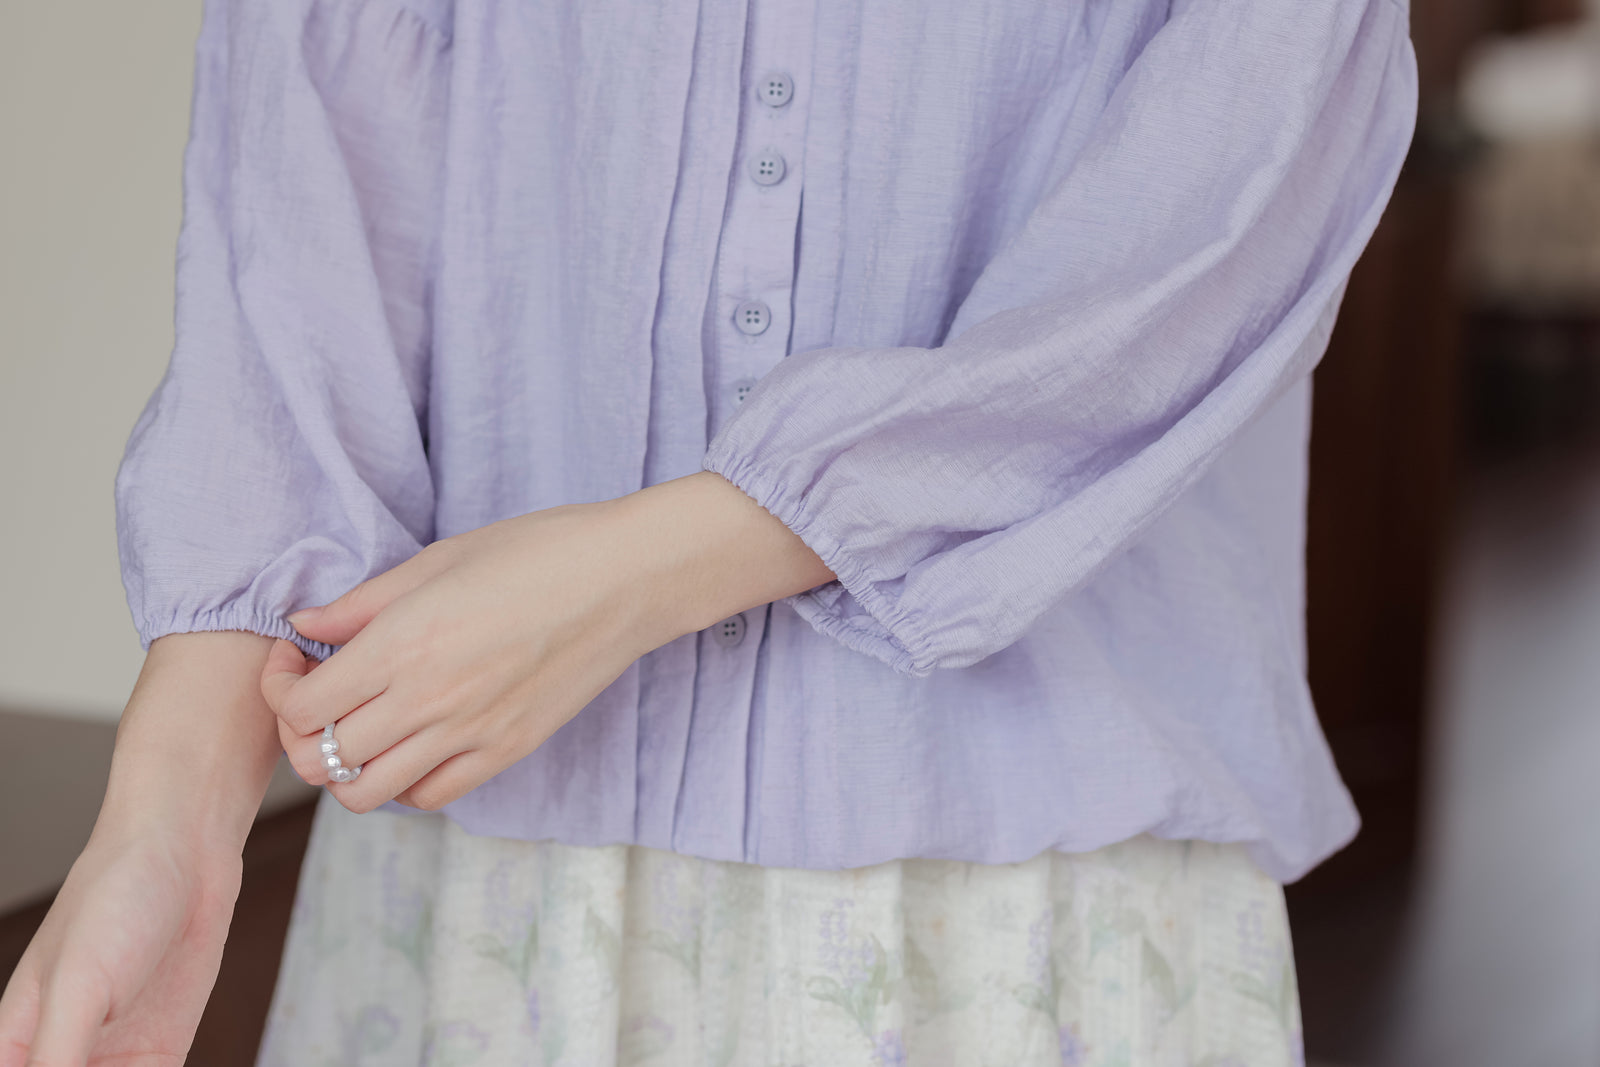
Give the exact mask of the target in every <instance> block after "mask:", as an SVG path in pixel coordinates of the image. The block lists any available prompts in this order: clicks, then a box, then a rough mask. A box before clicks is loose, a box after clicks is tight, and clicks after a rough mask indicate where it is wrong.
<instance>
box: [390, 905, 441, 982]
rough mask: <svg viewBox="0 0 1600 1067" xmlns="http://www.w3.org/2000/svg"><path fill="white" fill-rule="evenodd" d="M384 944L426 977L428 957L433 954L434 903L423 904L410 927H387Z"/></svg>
mask: <svg viewBox="0 0 1600 1067" xmlns="http://www.w3.org/2000/svg"><path fill="white" fill-rule="evenodd" d="M383 943H384V944H385V945H388V946H389V947H390V948H392V949H394V950H395V951H396V952H398V953H400V955H402V956H404V957H405V958H406V959H408V960H410V961H411V965H412V966H413V967H415V968H416V969H417V973H418V974H420V975H423V976H424V977H426V976H427V973H428V970H427V968H428V957H429V956H430V955H432V953H433V901H432V900H429V899H424V900H423V901H422V902H421V905H420V907H419V908H418V909H417V917H416V919H415V921H413V922H412V923H411V924H410V925H409V926H406V927H394V926H385V927H384V929H383Z"/></svg>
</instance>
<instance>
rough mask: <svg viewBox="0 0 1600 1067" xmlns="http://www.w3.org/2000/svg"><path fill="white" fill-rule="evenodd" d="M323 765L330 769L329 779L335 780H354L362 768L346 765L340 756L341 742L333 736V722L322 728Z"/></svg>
mask: <svg viewBox="0 0 1600 1067" xmlns="http://www.w3.org/2000/svg"><path fill="white" fill-rule="evenodd" d="M319 747H320V748H321V749H322V765H323V766H324V767H326V768H327V769H328V780H329V781H333V782H353V781H355V780H356V776H357V775H359V774H360V773H361V768H360V767H359V766H356V767H346V766H345V765H344V761H343V760H342V759H340V758H339V742H338V741H337V740H335V739H334V736H333V723H331V722H330V723H329V724H328V725H326V726H324V727H323V728H322V743H321V745H320V746H319Z"/></svg>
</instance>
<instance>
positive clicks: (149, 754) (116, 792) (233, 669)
mask: <svg viewBox="0 0 1600 1067" xmlns="http://www.w3.org/2000/svg"><path fill="white" fill-rule="evenodd" d="M271 645H272V640H271V639H270V638H267V637H263V636H261V635H259V634H252V633H243V632H238V631H219V632H210V633H188V634H173V635H170V636H167V637H162V638H159V639H158V640H156V641H155V642H154V643H152V645H151V648H150V653H149V655H148V656H147V657H146V658H145V664H144V669H143V670H142V671H141V672H140V675H139V680H138V682H137V683H136V684H135V686H134V690H133V694H132V695H131V696H130V697H129V699H128V704H127V707H126V708H125V709H124V711H123V715H122V719H121V722H120V723H119V724H118V727H117V743H116V748H115V750H114V752H113V754H112V759H111V774H110V777H109V779H108V781H107V784H106V793H105V799H104V801H103V803H102V804H101V809H100V816H99V818H98V819H97V820H96V823H95V830H94V833H95V835H96V836H103V835H107V834H109V835H113V836H118V837H121V836H126V835H129V834H134V835H138V834H145V833H152V832H155V833H177V834H179V835H181V836H182V837H184V838H185V839H186V840H188V841H189V842H190V843H191V844H192V845H193V846H194V847H195V848H197V849H198V850H200V851H201V852H203V853H206V854H211V855H219V856H224V857H226V856H237V855H238V854H239V852H240V850H242V849H243V847H244V841H245V838H246V837H247V836H248V835H249V832H250V827H251V825H252V824H253V822H254V820H255V815H256V812H257V811H258V810H259V808H260V806H261V799H262V797H263V796H264V795H265V793H266V788H267V782H268V780H269V779H270V778H271V776H272V770H273V766H274V764H275V763H276V762H277V759H278V755H279V751H280V746H279V743H278V738H277V730H276V723H275V719H274V717H273V715H272V712H271V709H270V708H268V707H267V705H266V702H265V700H264V699H263V697H262V696H261V691H260V680H259V679H260V673H261V668H262V665H263V664H264V663H265V660H266V653H267V650H268V649H269V648H270V647H271Z"/></svg>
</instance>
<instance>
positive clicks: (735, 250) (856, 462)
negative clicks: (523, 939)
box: [116, 0, 1417, 880]
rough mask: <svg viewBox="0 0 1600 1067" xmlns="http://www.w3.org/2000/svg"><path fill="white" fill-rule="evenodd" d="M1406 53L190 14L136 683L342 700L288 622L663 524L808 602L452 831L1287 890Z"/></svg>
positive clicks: (647, 684) (1198, 4)
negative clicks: (679, 490)
mask: <svg viewBox="0 0 1600 1067" xmlns="http://www.w3.org/2000/svg"><path fill="white" fill-rule="evenodd" d="M1407 26H1408V22H1407V12H1406V8H1405V5H1404V4H1403V3H1400V2H1397V0H1297V2H1295V3H1286V2H1284V0H1064V2H1061V3H1049V4H1044V3H1039V2H1038V0H984V2H983V3H974V2H973V0H922V2H917V3H907V2H904V0H781V2H780V0H659V2H656V3H650V4H640V3H638V2H637V0H584V2H583V3H555V2H547V3H532V2H514V0H484V2H474V3H465V2H462V3H453V2H452V0H270V2H269V0H207V2H206V4H205V19H204V23H203V26H202V29H201V33H200V38H199V42H198V47H197V51H196V66H195V83H194V84H195V102H194V118H193V123H192V127H191V131H192V132H191V137H190V142H189V146H188V152H187V155H186V157H185V168H184V225H183V231H182V234H181V236H180V240H179V257H178V278H177V293H178V306H177V315H176V347H175V349H174V352H173V356H172V361H171V365H170V367H169V369H168V372H167V375H166V377H165V378H164V379H163V381H162V382H161V385H160V387H159V388H158V389H157V390H156V392H155V394H154V395H153V396H152V397H151V398H150V402H149V404H148V405H147V406H146V408H145V410H144V411H143V412H142V414H141V416H140V418H139V420H138V422H137V423H136V425H135V426H134V427H133V432H132V433H131V434H130V438H129V442H128V449H127V453H126V455H125V457H124V462H123V464H122V466H121V469H120V470H119V472H118V477H117V482H116V501H117V519H118V535H119V546H120V550H121V564H122V575H123V580H124V584H125V586H126V588H127V592H128V601H129V606H130V608H131V611H132V616H133V620H134V623H135V625H136V627H137V629H138V632H139V635H140V638H141V640H142V641H144V642H145V643H146V644H148V643H149V642H151V641H153V640H155V639H156V638H158V637H160V636H161V635H163V634H168V633H178V632H188V631H194V630H228V629H237V630H247V631H252V632H256V633H261V634H266V635H270V636H274V637H288V638H291V639H298V640H299V641H300V643H301V645H302V647H304V648H305V650H306V651H307V652H309V653H312V654H315V655H317V656H319V657H325V656H328V655H330V654H331V655H335V656H336V655H337V654H338V653H337V651H335V650H333V649H330V648H328V647H326V646H323V645H318V644H315V643H313V642H309V641H306V640H304V639H301V638H298V635H297V634H295V632H294V630H293V629H292V627H290V626H289V624H288V622H287V621H286V619H285V616H286V615H287V614H288V613H290V612H292V611H294V610H296V609H297V608H301V607H305V606H307V605H312V604H322V603H326V602H328V601H329V600H332V599H334V598H335V597H337V596H339V595H341V594H342V593H344V592H345V591H347V590H348V589H350V588H351V587H352V586H355V585H356V584H358V583H359V582H361V581H363V580H365V579H367V578H370V577H372V576H373V575H375V574H378V573H381V572H383V571H385V570H388V569H390V568H392V567H394V566H395V565H397V564H399V563H401V562H403V561H405V560H406V559H408V558H410V557H411V556H412V555H414V554H415V553H416V552H417V551H418V550H419V549H420V548H421V547H422V546H423V545H425V544H427V543H429V542H431V541H433V540H437V539H439V538H445V537H449V536H451V535H454V534H458V533H462V532H464V531H467V530H472V529H476V528H478V527H481V526H484V525H486V524H489V523H492V522H495V521H498V520H500V519H504V518H507V517H510V516H514V515H520V514H525V513H527V512H530V511H537V510H541V509H545V508H550V507H556V506H559V505H563V504H572V503H575V502H579V501H593V500H601V499H611V498H615V497H619V496H623V495H626V494H628V493H631V492H634V491H636V490H638V489H640V488H642V487H644V486H647V485H654V484H659V483H660V482H662V481H666V480H670V479H673V478H678V477H681V476H684V475H689V474H693V473H696V472H699V471H702V470H711V471H715V472H717V473H719V474H721V475H722V476H724V477H726V478H727V479H729V480H730V481H731V482H733V483H734V484H736V485H737V486H739V487H740V488H741V489H743V490H744V491H745V492H746V493H747V494H749V495H750V496H751V497H752V498H753V499H754V500H755V501H757V502H758V503H759V504H761V505H762V506H763V507H765V508H766V509H767V510H768V511H770V512H771V513H772V514H773V515H774V516H776V517H777V519H778V520H780V521H782V522H784V523H786V524H787V525H788V526H789V527H790V528H792V529H793V530H794V531H795V533H796V535H797V536H799V537H800V538H801V539H803V540H804V541H805V542H806V543H807V544H808V545H810V547H811V548H812V549H814V550H815V551H816V552H817V554H818V555H819V556H820V557H821V558H822V559H823V560H824V561H825V562H826V563H827V564H828V566H829V567H830V568H831V569H832V570H833V571H834V573H835V574H836V575H837V579H836V580H832V581H829V582H826V583H824V584H822V585H819V586H818V587H816V588H815V589H812V590H808V591H806V592H803V593H799V594H796V595H794V596H791V597H786V598H784V599H783V600H780V601H778V602H776V603H774V604H773V605H772V606H771V607H770V609H769V608H765V607H761V608H756V609H752V610H750V611H746V612H744V613H743V616H744V621H745V623H746V625H745V627H744V631H743V633H744V636H743V639H742V640H741V641H736V642H724V641H720V640H717V639H715V637H714V634H715V633H717V632H720V631H718V630H717V629H716V628H715V627H711V628H707V630H703V631H700V632H695V633H687V634H683V635H680V636H679V637H677V638H676V639H674V640H672V641H670V642H668V643H666V644H664V645H662V646H661V647H660V648H657V649H654V650H652V651H650V652H649V653H647V654H646V655H644V656H642V657H641V658H640V659H639V660H638V662H637V663H636V664H633V665H630V666H629V667H628V669H627V670H625V671H624V672H623V673H622V674H621V675H620V676H619V677H618V678H617V679H616V680H615V681H614V682H613V683H611V684H610V685H609V686H607V687H606V688H605V689H604V690H603V691H602V692H600V693H598V694H597V695H596V696H595V697H594V699H593V700H592V701H591V702H590V703H589V705H588V706H587V707H585V708H583V709H581V710H578V711H577V713H576V714H575V715H573V716H572V717H571V719H570V720H569V721H567V722H566V724H565V725H564V726H563V727H562V728H561V729H560V730H558V731H556V733H555V734H554V735H553V736H552V737H550V738H549V739H548V740H547V741H546V742H545V743H544V744H543V745H541V746H540V748H539V749H538V750H536V751H535V752H533V753H531V754H529V755H528V756H526V757H525V758H524V759H522V760H520V761H518V762H517V763H515V764H513V765H512V766H510V767H507V768H506V769H504V770H503V771H501V772H500V773H499V774H497V775H495V776H494V777H493V778H492V779H490V780H489V781H486V782H484V783H483V784H482V785H481V786H479V787H478V788H477V789H475V790H473V791H472V792H471V793H469V794H467V795H466V796H463V797H461V798H460V799H459V800H457V801H456V802H454V803H452V804H451V805H449V806H448V808H447V809H446V814H448V815H449V816H450V817H451V818H453V819H455V820H456V821H457V822H458V823H459V824H460V825H462V826H463V827H465V828H466V829H468V830H471V831H474V832H477V833H483V834H488V835H493V836H500V837H515V838H521V839H524V840H541V839H546V838H554V839H556V840H560V841H563V842H566V843H568V844H577V845H610V844H617V843H628V844H639V845H646V846H649V847H652V848H660V849H665V850H668V851H672V852H677V853H682V854H688V855H695V856H701V857H704V858H707V859H719V860H735V861H740V862H749V863H758V864H762V865H767V866H777V867H804V868H807V869H816V870H824V869H843V868H850V867H860V866H869V865H872V864H875V863H878V862H883V861H887V860H892V859H900V858H905V857H910V856H915V857H925V858H943V859H960V860H974V861H978V862H985V863H998V862H1017V861H1021V860H1024V859H1027V858H1029V857H1031V856H1034V855H1037V854H1038V853H1039V852H1040V851H1042V850H1045V849H1059V850H1063V851H1072V852H1083V851H1090V850H1092V849H1094V848H1097V847H1099V846H1102V845H1106V844H1110V843H1112V842H1115V841H1119V840H1123V839H1125V838H1128V837H1131V836H1133V835H1136V834H1139V833H1150V834H1153V835H1156V836H1159V837H1165V838H1187V839H1202V840H1208V841H1218V842H1242V843H1244V844H1246V845H1247V846H1248V847H1249V848H1250V849H1251V850H1252V856H1253V857H1254V858H1255V859H1256V861H1257V862H1258V863H1260V864H1261V866H1262V867H1263V868H1264V869H1265V870H1267V871H1268V872H1269V873H1271V874H1273V875H1274V876H1275V877H1278V878H1280V879H1283V880H1289V879H1293V878H1297V877H1299V876H1300V875H1301V874H1303V873H1305V872H1306V871H1307V870H1309V869H1310V868H1311V867H1312V866H1313V865H1315V864H1316V863H1317V862H1318V861H1320V860H1321V859H1322V858H1323V857H1325V856H1327V855H1328V854H1329V853H1331V852H1332V851H1334V850H1335V849H1336V848H1338V847H1339V846H1340V845H1342V844H1343V843H1344V842H1346V841H1348V840H1349V839H1350V837H1351V836H1352V835H1353V834H1354V833H1355V830H1356V826H1357V816H1356V811H1355V808H1354V806H1353V805H1352V804H1351V802H1350V798H1349V796H1348V794H1347V792H1346V790H1345V789H1344V787H1343V785H1342V784H1341V782H1340V780H1339V776H1338V774H1337V771H1336V769H1335V767H1334V765H1333V760H1332V758H1331V755H1330V753H1329V751H1328V747H1327V744H1326V742H1325V739H1324V738H1323V736H1322V733H1321V732H1320V729H1319V727H1318V724H1317V720H1316V715H1315V713H1314V709H1313V707H1312V701H1311V694H1310V691H1309V688H1308V686H1307V684H1306V656H1305V605H1304V600H1303V592H1304V589H1303V584H1304V558H1303V557H1304V548H1305V529H1304V518H1305V493H1306V448H1307V442H1308V439H1309V418H1310V402H1309V400H1310V394H1309V378H1310V374H1311V371H1312V368H1313V367H1314V366H1315V365H1316V363H1317V361H1318V359H1319V358H1320V357H1321V356H1322V353H1323V351H1324V349H1325V346H1326V344H1327V341H1328V336H1329V333H1330V331H1331V330H1332V327H1333V322H1334V316H1335V313H1336V312H1337V309H1338V305H1339V301H1340V298H1341V296H1342V293H1343V291H1344V285H1345V282H1346V279H1347V277H1348V275H1349V271H1350V268H1351V266H1352V265H1353V264H1354V263H1355V262H1356V259H1357V257H1358V256H1359V255H1360V253H1361V250H1362V248H1363V247H1364V246H1365V244H1366V242H1367V240H1368V238H1369V237H1370V235H1371V234H1372V232H1373V229H1374V227H1375V226H1376V225H1377V223H1378V218H1379V216H1380V214H1381V213H1382V211H1383V209H1384V205H1385V204H1386V203H1387V201H1388V199H1389V195H1390V191H1391V189H1392V188H1393V184H1394V181H1395V178H1396V176H1397V174H1398V173H1399V170H1400V167H1401V164H1402V161H1403V160H1404V158H1405V155H1406V152H1407V147H1408V145H1409V143H1410V140H1411V133H1412V129H1413V126H1414V122H1415V117H1416V95H1417V93H1416V90H1417V80H1416V66H1415V58H1414V56H1413V54H1412V50H1411V47H1410V43H1409V41H1408V39H1407ZM771 72H781V73H784V74H786V75H787V76H788V78H789V81H790V84H791V85H792V93H791V95H790V96H789V97H788V99H787V101H786V102H785V103H783V104H781V105H779V106H773V105H772V104H770V103H768V102H765V101H764V100H763V98H762V97H761V96H760V95H759V94H758V93H757V89H758V87H759V86H761V85H764V84H766V79H767V75H768V74H769V73H771ZM768 151H773V152H776V153H778V154H779V155H781V156H782V157H783V158H784V160H785V161H786V162H785V167H784V175H783V178H782V180H781V181H779V182H777V183H776V184H767V185H762V184H759V183H757V182H756V181H755V180H754V179H753V178H752V177H751V174H750V170H749V166H750V163H751V161H752V160H753V159H754V158H756V157H757V156H758V155H760V154H762V153H765V152H768ZM802 204H803V208H802ZM749 301H760V302H761V303H762V304H764V305H765V306H766V308H767V311H768V312H769V318H768V319H767V320H766V322H767V325H766V328H765V329H764V330H761V331H760V332H759V333H747V332H745V331H744V330H742V329H740V328H739V326H738V324H737V323H736V319H735V310H736V309H737V308H739V307H741V306H743V305H745V304H746V303H747V302H749ZM557 564H559V561H557ZM529 610H530V611H537V610H539V608H538V605H529ZM339 710H341V711H342V710H345V709H339ZM395 810H400V811H404V810H405V809H400V808H396V809H395Z"/></svg>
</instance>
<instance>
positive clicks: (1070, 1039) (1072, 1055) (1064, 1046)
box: [1056, 1025, 1089, 1067]
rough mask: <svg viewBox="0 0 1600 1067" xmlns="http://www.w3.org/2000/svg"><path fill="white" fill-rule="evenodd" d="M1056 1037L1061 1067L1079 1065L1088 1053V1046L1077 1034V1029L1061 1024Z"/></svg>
mask: <svg viewBox="0 0 1600 1067" xmlns="http://www.w3.org/2000/svg"><path fill="white" fill-rule="evenodd" d="M1056 1039H1057V1041H1058V1042H1059V1044H1060V1046H1061V1067H1079V1065H1080V1064H1082V1063H1083V1062H1084V1061H1085V1058H1086V1057H1087V1056H1088V1054H1089V1047H1088V1046H1087V1045H1085V1044H1084V1043H1083V1039H1082V1038H1081V1037H1079V1036H1078V1031H1076V1030H1074V1029H1073V1028H1072V1027H1071V1026H1070V1025H1068V1026H1063V1027H1062V1028H1061V1029H1060V1030H1059V1031H1057V1033H1056Z"/></svg>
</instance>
